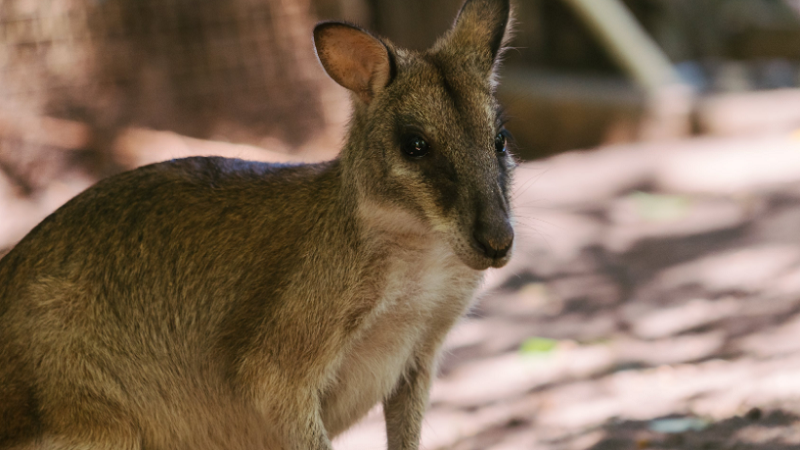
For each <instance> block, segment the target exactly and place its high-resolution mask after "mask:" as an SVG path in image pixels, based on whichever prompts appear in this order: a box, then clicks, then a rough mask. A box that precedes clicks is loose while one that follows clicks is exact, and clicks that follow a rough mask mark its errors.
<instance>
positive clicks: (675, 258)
mask: <svg viewBox="0 0 800 450" xmlns="http://www.w3.org/2000/svg"><path fill="white" fill-rule="evenodd" d="M182 142H183V141H182ZM181 145H183V144H181ZM150 147H153V148H160V145H155V144H154V145H152V146H150ZM177 147H180V146H176V148H177ZM245 150H248V149H243V148H239V147H237V148H235V149H233V150H231V152H233V153H232V154H231V155H230V156H246V157H259V156H258V155H251V154H250V153H248V152H246V151H245ZM248 151H249V150H248ZM176 152H177V153H176V154H174V155H166V157H169V156H184V153H186V152H189V153H192V152H191V151H189V150H185V149H183V148H182V147H181V148H178V150H176ZM203 152H206V153H207V152H211V153H220V152H218V151H217V150H216V149H205V150H203ZM221 153H222V154H227V153H225V152H221ZM162 156H164V155H151V156H149V157H151V158H153V159H164V158H162ZM261 156H263V158H262V159H270V158H271V156H270V155H266V156H264V155H261ZM272 156H274V155H272ZM145 159H147V158H145ZM47 176H48V177H50V179H49V180H48V181H49V183H47V186H48V188H46V189H43V190H41V191H40V192H39V193H38V194H37V195H36V196H34V197H26V198H23V197H22V196H20V195H19V193H18V190H15V188H14V186H13V185H12V184H10V182H8V181H7V180H6V181H4V180H3V179H2V177H0V215H1V216H2V218H3V220H0V249H2V248H6V249H7V248H8V247H9V246H10V245H11V244H12V243H13V242H14V241H15V240H17V239H19V238H21V237H22V235H24V233H25V232H26V231H27V230H28V229H30V228H31V227H32V226H33V225H35V223H37V222H38V221H39V220H41V218H43V217H44V216H45V215H46V214H47V213H48V212H49V211H52V210H53V209H54V208H56V207H57V206H58V205H59V204H61V203H63V202H64V201H66V199H68V198H69V197H71V196H72V195H74V194H76V193H77V192H79V191H80V190H82V189H83V188H85V187H86V186H88V185H89V184H90V183H91V182H92V180H91V179H88V178H86V177H85V176H84V175H81V172H80V171H72V172H69V171H67V172H63V173H58V174H56V173H55V172H54V173H53V174H52V175H47ZM515 184H516V191H515V194H514V202H515V208H516V216H517V226H516V228H517V239H516V250H515V256H514V258H513V259H512V261H511V263H510V264H509V265H508V266H506V267H504V268H503V269H500V270H497V271H494V272H491V273H490V274H489V275H488V277H487V280H486V284H485V287H484V291H483V294H482V295H481V297H482V298H481V300H480V302H479V303H478V305H477V306H476V307H475V308H474V309H473V310H472V312H471V313H470V315H469V316H468V317H467V318H465V320H463V321H462V323H461V324H460V325H459V326H458V327H457V328H456V329H455V330H454V331H453V332H452V333H451V335H450V337H449V340H448V342H447V345H446V346H447V352H446V354H445V356H444V358H443V361H442V365H441V372H442V375H441V377H440V378H439V379H438V380H437V381H436V383H435V385H434V388H433V391H432V396H431V408H430V411H429V413H428V414H427V417H426V422H425V429H424V432H423V446H422V448H424V449H428V450H436V449H445V448H446V449H453V450H479V449H481V450H484V449H485V450H488V449H491V450H512V449H513V450H516V449H529V450H627V449H673V450H683V449H686V450H688V449H692V450H703V449H708V450H717V449H719V450H723V449H731V450H732V449H738V450H788V449H800V130H798V131H797V132H795V133H785V134H772V135H764V136H755V137H754V136H749V137H741V138H730V139H710V138H708V139H694V140H690V141H682V142H672V143H657V144H637V145H627V146H617V147H612V148H606V149H599V150H593V151H587V152H572V153H567V154H563V155H560V156H556V157H554V158H551V159H548V160H544V161H541V162H536V163H526V164H523V165H521V166H520V168H519V170H518V171H517V177H516V183H515ZM0 254H2V250H0ZM335 446H336V449H337V450H367V449H382V448H385V437H384V431H383V421H382V417H381V413H380V411H379V410H375V411H373V412H372V413H371V414H370V416H369V417H367V418H366V419H365V420H364V421H363V422H362V423H361V424H359V425H358V426H356V427H355V428H354V429H352V430H350V431H348V432H347V433H346V434H345V435H344V436H342V437H340V438H338V439H337V440H336V442H335Z"/></svg>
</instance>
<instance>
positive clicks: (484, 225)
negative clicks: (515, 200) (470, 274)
mask: <svg viewBox="0 0 800 450" xmlns="http://www.w3.org/2000/svg"><path fill="white" fill-rule="evenodd" d="M490 209H491V211H492V212H491V213H488V214H485V213H484V214H481V212H479V213H478V219H477V220H476V221H475V231H474V232H473V234H472V237H473V239H474V240H475V242H474V245H475V249H476V250H477V251H478V252H480V253H482V254H483V256H485V257H487V258H489V259H490V260H491V265H492V267H501V266H502V265H504V264H505V263H506V262H508V258H507V257H509V256H510V253H511V246H512V244H513V243H514V228H513V227H512V226H511V219H510V217H509V216H508V212H507V211H506V208H498V207H494V208H490Z"/></svg>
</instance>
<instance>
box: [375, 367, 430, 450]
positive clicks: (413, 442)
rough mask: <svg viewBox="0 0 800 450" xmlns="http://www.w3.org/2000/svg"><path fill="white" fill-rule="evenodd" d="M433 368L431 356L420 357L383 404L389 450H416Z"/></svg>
mask: <svg viewBox="0 0 800 450" xmlns="http://www.w3.org/2000/svg"><path fill="white" fill-rule="evenodd" d="M433 367H434V355H420V356H419V357H418V358H417V361H416V364H414V365H413V366H412V367H411V368H409V370H408V371H407V372H406V374H405V376H403V377H400V381H399V382H398V384H397V386H396V387H395V390H394V392H392V394H391V395H390V396H389V398H387V399H386V400H384V402H383V414H384V416H385V418H386V435H387V438H388V441H389V450H417V449H418V448H419V439H420V433H421V429H422V417H423V415H424V413H425V409H426V408H427V406H428V390H429V389H430V385H431V376H432V372H433V370H434V369H433Z"/></svg>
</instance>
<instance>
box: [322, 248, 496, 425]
mask: <svg viewBox="0 0 800 450" xmlns="http://www.w3.org/2000/svg"><path fill="white" fill-rule="evenodd" d="M479 280H480V273H479V272H476V271H473V270H471V269H468V268H466V267H465V266H464V265H463V264H461V263H460V262H459V261H458V260H457V259H456V256H455V255H453V254H452V253H451V252H450V251H449V249H446V248H444V247H442V248H433V249H430V250H429V251H426V252H423V253H421V254H412V255H409V256H408V257H407V258H404V257H399V258H396V259H394V260H393V261H392V262H391V263H390V264H388V265H387V272H386V276H385V279H384V280H383V283H382V284H381V286H380V288H379V289H377V290H376V291H374V295H377V296H378V299H377V302H376V307H375V309H374V310H373V311H371V312H370V314H369V315H368V317H367V318H366V319H365V321H364V323H363V325H362V327H361V329H360V330H359V331H358V333H357V334H356V335H355V336H354V338H353V340H352V342H351V344H350V345H349V346H348V347H347V348H346V349H344V351H343V354H342V356H341V360H340V364H339V367H338V370H337V373H336V374H335V377H334V380H335V381H334V383H333V386H331V387H330V388H329V389H328V392H329V394H328V396H327V397H326V399H325V401H324V411H323V417H324V418H326V420H325V422H326V428H327V429H328V431H329V433H331V434H332V435H335V434H336V433H338V432H339V431H341V430H344V429H346V428H347V427H348V426H350V425H352V423H353V422H355V421H356V420H358V418H360V417H361V416H363V415H364V414H365V413H366V412H367V411H368V410H369V409H370V408H371V407H372V406H374V405H375V404H376V403H378V402H380V401H381V400H382V399H384V398H386V397H387V396H388V395H389V394H390V393H391V392H392V390H393V389H394V388H395V386H396V384H397V382H398V380H399V379H400V377H401V376H403V374H404V372H405V371H406V370H407V369H408V368H409V366H410V365H412V364H413V361H414V358H415V357H416V355H417V354H418V353H420V352H435V351H437V350H438V347H439V343H440V341H441V339H442V338H443V337H444V335H445V334H446V333H447V331H448V330H449V329H450V326H451V325H452V324H453V323H454V322H455V321H456V320H457V319H458V318H459V317H460V316H461V315H462V314H463V312H464V311H465V310H466V308H467V307H468V306H469V304H470V302H471V300H472V296H473V293H474V291H475V287H476V285H477V284H478V282H479Z"/></svg>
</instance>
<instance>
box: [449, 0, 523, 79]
mask: <svg viewBox="0 0 800 450" xmlns="http://www.w3.org/2000/svg"><path fill="white" fill-rule="evenodd" d="M510 16H511V5H510V2H509V0H467V1H466V2H464V5H463V6H462V7H461V10H460V11H459V12H458V16H457V17H456V22H455V24H454V25H453V28H452V29H451V30H450V33H448V35H447V36H446V37H445V38H444V41H442V42H440V43H438V44H437V47H439V48H442V47H444V48H447V47H449V48H451V49H454V50H455V51H458V52H459V53H461V52H464V50H465V49H467V50H471V51H473V52H474V53H472V54H475V55H477V56H478V59H479V60H478V61H477V63H478V64H479V65H480V66H481V68H482V69H484V70H486V71H487V72H488V71H490V70H491V69H492V67H493V66H494V62H495V60H496V59H497V55H498V53H499V52H500V49H501V47H502V45H503V41H504V39H505V38H506V37H507V36H506V35H507V28H508V23H509V19H510Z"/></svg>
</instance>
